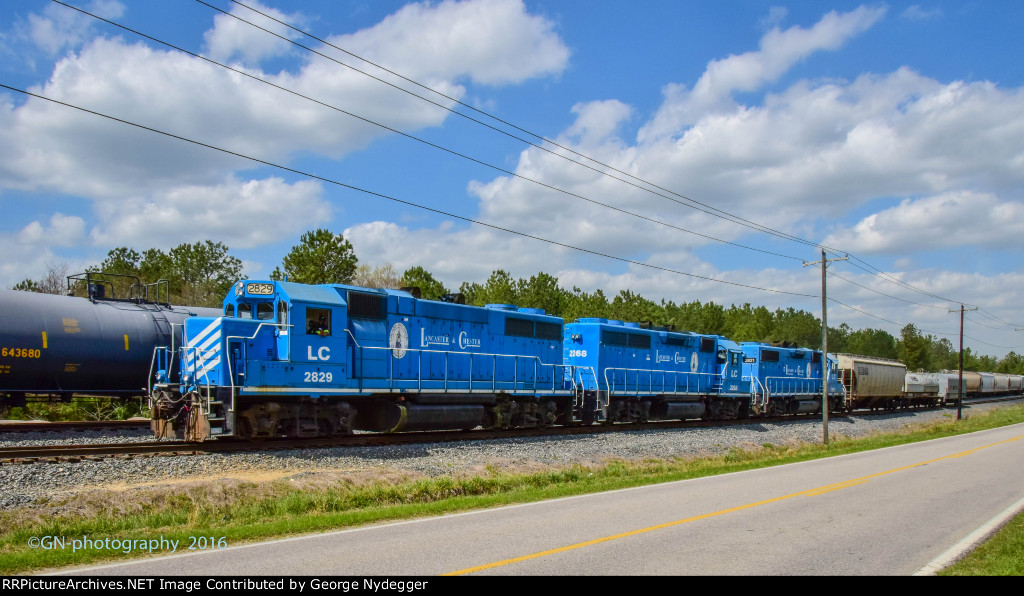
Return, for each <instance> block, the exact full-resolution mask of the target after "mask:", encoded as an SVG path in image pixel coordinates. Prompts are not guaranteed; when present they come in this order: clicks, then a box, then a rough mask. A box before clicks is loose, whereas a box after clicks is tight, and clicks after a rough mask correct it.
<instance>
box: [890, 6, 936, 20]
mask: <svg viewBox="0 0 1024 596" xmlns="http://www.w3.org/2000/svg"><path fill="white" fill-rule="evenodd" d="M942 16H943V11H942V8H941V7H938V6H936V7H935V8H924V7H922V6H921V5H920V4H914V5H913V6H908V7H907V9H906V10H904V11H903V12H902V13H900V17H901V18H904V19H907V20H910V21H928V20H932V19H939V18H942Z"/></svg>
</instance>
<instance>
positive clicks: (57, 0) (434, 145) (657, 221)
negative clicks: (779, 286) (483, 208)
mask: <svg viewBox="0 0 1024 596" xmlns="http://www.w3.org/2000/svg"><path fill="white" fill-rule="evenodd" d="M52 1H53V2H55V3H56V4H60V5H62V6H66V7H67V8H70V9H72V10H76V11H78V12H80V13H82V14H85V15H88V16H90V17H93V18H95V19H97V20H99V21H103V22H104V23H107V24H109V25H112V26H114V27H118V28H120V29H122V30H124V31H128V32H130V33H133V34H135V35H138V36H139V37H143V38H145V39H148V40H150V41H153V42H155V43H159V44H161V45H164V46H167V47H169V48H172V49H174V50H176V51H178V52H181V53H183V54H186V55H188V56H192V57H193V58H198V59H200V60H204V61H206V62H209V63H210V64H213V65H215V66H218V67H221V68H224V69H226V70H229V71H231V72H233V73H236V74H239V75H241V76H244V77H246V78H249V79H252V80H254V81H257V82H259V83H263V84H265V85H268V86H270V87H273V88H275V89H278V90H280V91H283V92H285V93H289V94H291V95H294V96H296V97H300V98H302V99H304V100H307V101H311V102H313V103H316V104H318V105H321V106H323V107H326V108H328V109H331V110H334V111H337V112H339V113H341V114H345V115H346V116H349V117H351V118H355V119H357V120H360V121H362V122H364V123H366V124H370V125H373V126H377V127H379V128H382V129H384V130H387V131H388V132H392V133H395V134H398V135H400V136H403V137H405V138H407V139H410V140H413V141H417V142H419V143H422V144H424V145H427V146H429V147H432V148H434V149H438V150H440V151H444V152H446V153H449V154H451V155H454V156H456V157H460V158H462V159H465V160H467V161H471V162H473V163H476V164H479V165H482V166H485V167H488V168H491V169H493V170H495V171H498V172H501V173H503V174H507V175H509V176H512V177H514V178H518V179H521V180H525V181H527V182H531V183H533V184H536V185H538V186H541V187H543V188H547V189H549V190H552V191H555V192H559V193H562V194H564V195H567V196H570V197H573V198H576V199H579V200H582V201H586V202H588V203H592V204H594V205H598V206H600V207H604V208H607V209H611V210H613V211H617V212H619V213H622V214H624V215H629V216H631V217H635V218H637V219H641V220H644V221H647V222H650V223H654V224H657V225H661V226H665V227H667V228H671V229H673V230H676V231H679V232H685V233H687V234H691V235H694V236H698V237H700V238H704V239H706V240H711V241H713V242H719V243H722V244H728V245H730V246H735V247H737V248H742V249H746V250H750V251H755V252H760V253H763V254H768V255H771V256H776V257H782V258H785V259H791V260H794V261H799V260H801V259H800V258H799V257H794V256H792V255H786V254H782V253H777V252H773V251H769V250H765V249H762V248H757V247H753V246H747V245H745V244H740V243H737V242H732V241H729V240H725V239H722V238H717V237H715V236H710V235H707V234H702V233H700V232H696V231H693V230H690V229H687V228H683V227H680V226H676V225H673V224H670V223H668V222H665V221H662V220H660V219H657V218H653V217H647V216H645V215H641V214H639V213H635V212H633V211H629V210H628V209H623V208H621V207H616V206H614V205H609V204H607V203H603V202H601V201H597V200H595V199H591V198H588V197H585V196H583V195H580V194H577V193H573V192H570V191H567V190H565V189H562V188H558V187H556V186H553V185H550V184H547V183H545V182H541V181H540V180H535V179H533V178H530V177H528V176H523V175H521V174H518V173H516V172H513V171H510V170H507V169H505V168H502V167H500V166H496V165H494V164H491V163H488V162H485V161H482V160H479V159H476V158H474V157H471V156H469V155H466V154H463V153H460V152H458V151H455V150H453V149H449V148H447V147H445V146H443V145H439V144H437V143H433V142H431V141H427V140H425V139H423V138H420V137H417V136H415V135H412V134H409V133H406V132H403V131H401V130H398V129H395V128H392V127H390V126H388V125H386V124H382V123H380V122H377V121H375V120H371V119H370V118H366V117H364V116H360V115H358V114H355V113H353V112H350V111H348V110H345V109H343V108H339V107H337V106H335V105H332V104H328V103H326V102H323V101H320V100H318V99H316V98H313V97H310V96H308V95H305V94H302V93H299V92H297V91H295V90H293V89H289V88H287V87H284V86H283V85H278V84H276V83H273V82H271V81H268V80H266V79H263V78H260V77H258V76H256V75H253V74H252V73H249V72H246V71H244V70H241V69H237V68H234V67H232V66H229V65H227V64H224V63H222V62H218V61H216V60H213V59H211V58H208V57H206V56H203V55H201V54H197V53H195V52H192V51H189V50H186V49H184V48H182V47H180V46H176V45H174V44H171V43H169V42H166V41H163V40H161V39H159V38H156V37H154V36H152V35H149V34H146V33H142V32H141V31H138V30H136V29H132V28H130V27H127V26H125V25H122V24H120V23H117V22H114V21H111V20H109V19H106V18H103V17H101V16H99V15H96V14H93V13H91V12H88V11H86V10H83V9H81V8H78V7H75V6H71V5H69V4H66V3H64V2H62V1H61V0H52ZM202 4H205V2H202ZM218 10H219V9H218ZM302 47H305V46H302Z"/></svg>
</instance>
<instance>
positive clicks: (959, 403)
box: [949, 302, 978, 420]
mask: <svg viewBox="0 0 1024 596" xmlns="http://www.w3.org/2000/svg"><path fill="white" fill-rule="evenodd" d="M968 310H978V307H977V306H975V307H974V308H967V309H965V308H964V305H963V303H962V302H961V303H960V393H959V394H958V395H957V400H956V419H957V420H960V416H961V412H962V411H963V406H964V312H966V311H968ZM949 312H956V309H955V308H951V309H949Z"/></svg>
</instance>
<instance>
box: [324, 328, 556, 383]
mask: <svg viewBox="0 0 1024 596" xmlns="http://www.w3.org/2000/svg"><path fill="white" fill-rule="evenodd" d="M344 331H345V333H347V334H348V336H349V337H351V338H352V343H353V345H354V347H356V348H358V349H359V350H360V367H361V368H363V367H364V365H365V363H364V360H363V353H362V351H363V350H387V351H391V352H394V351H395V350H398V349H399V348H393V347H391V346H364V345H361V344H360V343H359V340H358V339H356V337H355V335H354V334H353V333H352V331H351V330H350V329H348V328H346V329H345V330H344ZM401 349H402V350H405V351H406V352H414V353H416V355H417V356H418V358H417V361H416V379H415V381H416V386H417V387H416V388H417V391H422V390H423V354H443V355H444V378H443V379H436V380H438V381H442V382H443V390H442V391H443V392H444V393H447V392H448V391H449V390H450V388H449V380H448V368H449V366H448V365H449V363H450V360H449V358H450V357H451V356H452V355H454V356H466V357H469V375H468V378H467V380H466V383H467V387H468V388H467V390H468V391H472V390H473V358H474V357H478V358H486V357H488V356H489V357H491V358H492V362H493V363H494V365H493V367H492V369H491V370H492V371H493V373H494V374H492V375H491V379H490V384H491V390H492V391H497V389H498V386H497V383H498V381H497V376H498V375H497V372H498V367H497V363H498V358H506V359H508V358H511V359H513V374H512V381H511V383H512V391H513V392H516V393H518V392H520V391H526V388H525V387H526V384H527V383H530V382H532V383H533V387H534V391H537V390H539V389H540V374H539V372H538V367H540V368H544V367H549V368H551V369H552V370H551V392H552V393H554V392H556V391H558V387H557V383H558V377H559V375H558V374H557V373H558V372H559V369H561V370H562V375H561V376H562V378H563V379H564V377H565V372H564V371H565V370H566V369H567V368H568V367H569V365H567V364H563V363H545V362H543V361H541V359H540V357H539V356H533V355H530V354H496V353H489V352H456V351H452V350H431V349H421V348H401ZM520 358H525V359H528V360H532V361H533V376H532V377H531V378H530V379H527V378H525V377H524V378H523V379H520V378H519V359H520ZM394 361H395V358H388V359H387V362H388V365H387V379H386V380H387V381H388V389H389V390H392V391H393V390H394V389H395V383H396V382H401V379H396V378H395V370H394ZM365 378H366V377H365V374H360V375H359V390H360V391H362V390H363V381H364V379H365ZM429 380H435V379H429ZM410 381H412V379H410ZM480 382H487V381H486V380H484V381H477V383H480ZM520 383H522V384H523V386H524V389H522V390H520V389H519V388H518V386H519V384H520Z"/></svg>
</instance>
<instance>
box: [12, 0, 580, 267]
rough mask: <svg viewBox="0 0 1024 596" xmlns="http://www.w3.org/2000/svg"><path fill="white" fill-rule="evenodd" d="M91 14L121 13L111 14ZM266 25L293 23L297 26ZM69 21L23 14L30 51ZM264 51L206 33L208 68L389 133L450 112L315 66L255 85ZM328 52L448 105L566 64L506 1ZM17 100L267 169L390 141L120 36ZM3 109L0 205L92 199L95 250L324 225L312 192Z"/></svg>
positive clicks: (44, 112)
mask: <svg viewBox="0 0 1024 596" xmlns="http://www.w3.org/2000/svg"><path fill="white" fill-rule="evenodd" d="M94 7H95V8H97V10H100V9H104V8H105V10H104V13H105V14H106V15H107V16H118V15H119V14H120V12H118V10H119V9H120V5H119V4H116V3H113V2H98V3H96V4H94ZM57 8H61V7H57ZM270 12H271V13H272V14H274V15H275V16H278V17H281V18H282V19H283V20H291V21H298V22H299V23H300V24H301V20H302V18H301V17H300V16H297V15H285V14H283V13H281V12H279V11H273V10H271V11H270ZM73 14H74V13H72V12H71V11H68V10H67V9H64V8H62V9H61V10H55V9H50V8H47V9H45V10H44V12H43V13H42V15H34V16H33V22H34V23H36V24H37V25H38V27H37V29H36V30H37V31H38V40H39V42H40V43H44V44H45V43H49V44H50V45H49V46H48V47H50V48H55V49H60V48H63V47H71V46H77V45H81V44H82V42H85V41H86V39H87V37H88V35H90V33H89V30H88V27H87V26H86V24H87V22H88V21H83V20H81V19H79V18H78V17H73ZM240 14H243V13H240ZM68 15H72V16H68ZM72 17H73V18H72ZM82 18H84V19H89V18H88V17H82ZM247 18H249V17H247ZM62 19H63V20H62ZM264 22H265V19H264ZM275 27H278V26H275ZM275 39H276V38H272V37H270V36H268V35H267V34H266V33H264V32H257V31H256V30H254V29H251V28H249V26H248V25H244V24H241V23H239V22H238V21H236V20H234V19H231V18H230V17H227V16H225V15H220V16H218V17H215V18H214V26H213V28H212V29H210V30H209V31H208V32H207V33H206V36H205V40H206V44H207V50H208V52H209V54H210V55H211V56H212V57H215V58H217V59H221V60H229V59H231V60H235V59H241V60H243V61H244V62H245V63H246V64H247V65H248V67H249V68H251V69H252V70H249V71H248V72H249V73H251V74H253V75H254V76H257V77H262V78H264V79H267V80H269V81H272V82H274V83H276V84H279V85H281V86H282V87H285V88H288V89H293V90H295V91H297V92H298V93H301V94H304V95H307V96H309V97H312V98H315V99H317V100H320V101H322V102H324V103H326V104H329V105H335V106H344V109H345V110H349V111H351V112H352V113H355V114H358V115H360V116H363V117H365V118H368V119H371V120H375V121H378V122H381V123H383V124H385V125H387V126H390V127H393V128H396V129H400V130H404V131H413V130H418V129H422V128H425V127H432V126H438V125H440V124H442V123H443V122H444V121H445V120H446V119H447V117H448V116H449V115H450V114H449V113H448V112H446V111H444V110H442V109H440V108H438V107H437V106H432V105H428V104H426V103H425V102H421V101H419V100H416V99H413V98H411V97H409V96H407V95H404V94H400V93H396V92H395V90H394V89H392V88H390V87H387V86H385V85H383V84H381V83H380V82H378V81H374V80H372V79H370V78H368V77H365V76H363V75H361V74H358V73H355V72H354V71H352V70H351V69H348V68H346V67H344V66H341V65H338V64H335V63H333V62H330V61H328V60H325V59H323V58H313V59H309V60H306V61H303V62H301V63H300V64H299V65H298V66H297V67H296V68H295V69H294V70H293V71H288V70H283V71H280V72H262V71H260V70H259V69H258V68H257V67H256V64H257V63H258V62H259V61H260V60H263V59H265V58H268V57H273V56H279V55H281V54H282V53H284V52H285V51H287V50H286V49H285V47H284V45H282V44H283V43H284V42H283V41H282V40H276V41H274V40H275ZM332 39H333V40H334V42H335V43H338V44H339V45H341V46H343V47H346V48H348V49H349V50H351V51H354V52H357V53H364V54H366V55H368V56H370V57H372V58H374V59H377V60H381V61H382V62H384V63H386V64H388V65H389V66H390V67H392V68H394V69H396V70H399V71H402V72H403V73H404V74H405V75H407V76H409V77H410V78H413V79H415V80H422V81H428V82H429V83H430V84H431V85H432V86H433V87H434V88H436V89H438V90H440V91H443V92H445V93H446V94H449V95H451V96H454V97H461V96H462V95H463V94H464V93H465V89H464V88H463V87H462V86H461V84H460V83H459V82H458V81H459V80H462V79H464V78H469V79H472V80H473V81H476V82H479V83H484V84H488V85H500V84H512V83H517V82H520V81H523V80H525V79H527V78H531V77H539V76H548V75H552V74H557V73H558V72H560V71H561V70H562V69H564V68H565V67H566V65H567V60H568V50H567V49H566V47H565V45H564V44H563V43H562V42H561V40H560V39H559V38H558V35H557V34H556V33H555V32H554V28H553V25H552V24H551V23H550V22H549V21H547V20H546V19H544V18H542V17H537V16H534V15H531V14H529V13H528V12H527V10H526V8H525V6H524V5H523V3H522V2H521V1H519V0H471V1H465V2H452V1H445V2H441V3H437V4H432V3H421V4H414V5H408V6H406V7H404V8H402V9H401V10H399V11H398V12H397V13H395V14H394V15H392V16H391V17H388V18H386V19H385V20H384V21H382V22H381V23H380V24H378V25H377V26H375V27H371V28H369V29H366V30H364V31H360V32H357V33H355V34H351V35H344V36H336V37H334V38H332ZM59 40H63V42H61V43H63V45H60V46H59V47H58V45H55V44H57V42H58V41H59ZM268 40H269V41H268ZM413 48H415V51H411V50H412V49H413ZM331 51H333V50H331ZM346 62H356V61H355V60H354V59H352V58H347V59H346ZM32 91H34V92H37V93H39V94H41V95H44V96H46V97H51V98H54V99H57V100H60V101H65V102H67V103H69V104H72V105H76V106H81V107H83V108H86V109H89V110H94V111H96V112H99V113H102V114H109V115H111V116H114V117H116V118H119V119H123V120H126V121H128V122H133V123H138V124H141V125H144V126H148V127H152V128H154V129H157V130H161V131H165V132H168V133H171V134H174V135H179V136H181V137H184V138H187V139H192V140H195V141H198V142H201V143H208V144H210V145H214V146H217V147H222V148H224V149H228V150H231V151H236V152H238V153H241V154H244V155H248V156H252V157H255V158H258V159H262V160H267V161H272V162H275V163H288V162H289V160H290V159H291V158H292V157H293V155H294V154H296V153H297V152H303V153H304V154H306V155H310V154H312V155H325V156H328V157H332V158H342V157H344V156H345V155H347V154H349V153H351V152H353V151H357V150H359V149H362V148H364V147H366V146H367V145H368V144H369V143H371V142H373V141H374V140H376V139H379V138H382V137H385V136H387V135H391V134H393V133H392V132H390V131H386V130H384V129H382V128H379V127H376V126H373V125H371V124H368V123H366V122H363V121H360V120H357V119H355V118H353V117H351V116H349V115H346V114H343V113H341V112H339V111H335V110H332V109H330V108H328V107H325V106H324V105H317V104H315V103H313V102H310V101H307V100H305V99H301V98H298V97H296V96H294V95H291V94H288V93H285V92H283V91H279V90H275V89H273V88H271V87H268V86H267V85H264V84H261V83H259V82H257V81H254V80H251V79H248V78H246V77H244V76H242V75H239V74H237V73H233V72H229V71H227V70H225V69H222V68H220V67H217V66H216V65H213V64H210V63H208V62H205V61H202V60H199V59H196V58H193V57H191V56H187V55H184V54H181V53H178V52H176V51H172V50H167V49H164V48H159V47H158V48H155V49H154V47H150V46H147V45H144V44H143V43H141V42H138V43H129V42H127V41H125V39H122V38H113V39H111V38H94V39H92V40H91V41H88V42H87V43H85V44H84V46H83V47H82V48H81V50H80V51H78V52H77V53H75V54H68V55H67V56H65V57H64V58H63V59H61V60H60V61H59V62H58V63H57V65H56V66H55V68H54V70H53V73H52V75H51V76H50V78H49V80H48V81H46V82H45V83H44V84H42V85H41V86H39V87H37V88H35V89H33V90H32ZM11 99H12V97H11V96H10V95H6V94H5V95H2V96H0V192H2V191H3V190H9V189H17V190H20V191H25V192H51V193H64V194H66V195H68V196H75V197H82V198H84V199H87V200H92V201H94V211H95V213H96V215H97V217H98V219H99V221H98V223H96V224H95V225H94V226H93V229H92V231H91V237H92V239H93V241H94V242H96V243H100V244H102V243H108V244H109V245H118V246H121V245H125V244H131V243H133V242H139V243H151V242H153V241H154V239H153V234H152V230H153V229H159V230H160V242H163V243H165V244H167V245H169V246H173V245H176V244H178V243H180V242H184V241H191V240H195V239H201V238H209V237H215V238H217V239H218V240H222V241H225V242H226V243H228V244H229V245H230V246H232V247H237V248H244V247H253V246H258V245H260V244H264V243H267V242H273V241H277V240H280V239H281V238H284V237H288V236H297V235H298V233H300V232H301V231H302V230H304V229H306V228H308V227H310V226H312V225H316V224H320V223H323V222H325V221H327V220H328V219H329V218H330V213H329V210H328V207H327V205H326V203H325V202H324V200H323V199H322V197H321V189H320V187H319V185H317V184H313V183H298V184H291V185H289V184H285V183H283V182H282V181H280V180H278V179H264V180H252V181H249V182H245V181H244V180H242V177H241V176H240V175H239V174H238V173H237V172H239V171H241V170H244V169H247V168H252V167H254V166H255V165H256V164H254V163H253V162H251V161H247V160H244V159H241V158H238V157H233V156H229V155H226V154H224V153H221V152H217V151H213V150H211V149H209V148H203V147H199V146H196V145H194V144H190V143H187V142H183V141H181V140H176V139H171V138H168V137H166V136H162V135H159V134H154V133H153V132H151V131H145V130H140V129H138V128H136V127H132V126H130V125H127V124H123V123H118V122H114V121H111V120H109V119H105V118H101V117H97V116H95V115H92V114H86V113H83V112H81V111H76V110H74V109H69V108H68V107H66V106H61V105H57V104H54V103H50V102H47V101H45V100H39V99H34V98H29V99H27V100H26V101H24V102H22V103H15V102H14V101H12V100H11ZM19 101H20V98H19ZM275 193H278V194H277V195H276V197H275ZM240 201H241V202H244V208H241V209H240V208H239V203H240ZM281 201H284V202H285V203H284V204H287V205H288V208H287V209H282V206H283V204H282V203H281ZM39 225H41V224H39ZM90 225H92V224H90ZM30 232H31V231H30ZM36 232H37V233H42V232H43V230H42V228H40V229H39V230H36Z"/></svg>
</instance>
